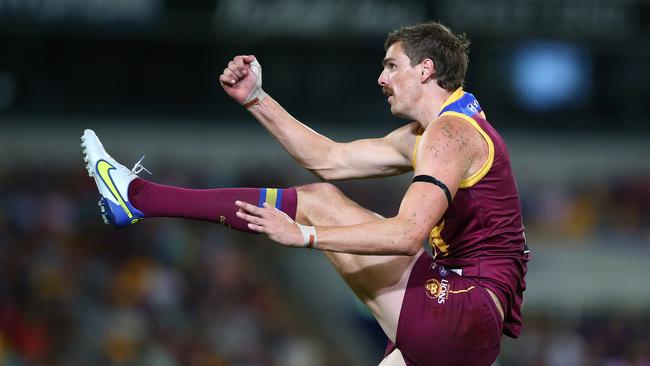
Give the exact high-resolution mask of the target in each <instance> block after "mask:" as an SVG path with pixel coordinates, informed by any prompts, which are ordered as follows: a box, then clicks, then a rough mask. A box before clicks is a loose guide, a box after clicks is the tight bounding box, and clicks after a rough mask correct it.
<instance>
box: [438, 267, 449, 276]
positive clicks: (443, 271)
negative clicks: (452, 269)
mask: <svg viewBox="0 0 650 366" xmlns="http://www.w3.org/2000/svg"><path fill="white" fill-rule="evenodd" d="M438 273H440V276H441V277H447V276H449V271H448V270H447V268H445V267H443V266H440V267H438Z"/></svg>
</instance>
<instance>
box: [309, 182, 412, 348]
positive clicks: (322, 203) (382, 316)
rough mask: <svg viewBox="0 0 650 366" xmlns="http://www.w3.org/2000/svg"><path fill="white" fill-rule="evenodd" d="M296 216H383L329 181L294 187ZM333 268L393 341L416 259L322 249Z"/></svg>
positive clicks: (355, 220)
mask: <svg viewBox="0 0 650 366" xmlns="http://www.w3.org/2000/svg"><path fill="white" fill-rule="evenodd" d="M297 190H298V210H297V214H296V220H297V221H298V222H300V223H301V224H310V225H317V226H318V225H322V226H345V225H354V224H361V223H365V222H371V221H378V220H382V219H383V218H382V217H381V216H379V215H378V214H376V213H374V212H372V211H370V210H368V209H366V208H363V207H361V206H360V205H359V204H357V203H356V202H354V201H352V200H351V199H349V198H348V197H347V196H345V195H344V194H343V193H342V192H341V191H340V190H339V189H338V188H336V187H335V186H334V185H332V184H329V183H316V184H310V185H306V186H301V187H298V188H297ZM325 254H326V255H327V258H328V259H329V261H330V262H331V263H332V265H333V266H334V268H335V269H336V271H337V272H338V273H339V274H340V275H341V277H342V278H343V280H345V282H346V283H347V284H348V286H349V287H350V288H351V289H352V291H354V293H355V294H356V295H357V297H358V298H359V299H360V300H361V301H362V302H363V303H364V304H366V306H368V308H369V309H370V311H371V312H372V313H373V315H374V316H375V318H376V319H377V321H378V322H379V325H380V326H381V327H382V329H383V330H384V332H385V333H386V335H387V336H388V338H389V339H390V340H391V341H392V342H395V337H396V333H397V323H398V321H399V313H400V310H401V307H402V301H403V299H404V291H405V289H406V284H407V281H408V277H409V274H410V271H411V268H412V266H413V264H414V263H415V259H416V258H418V256H419V255H420V253H418V254H417V255H415V256H413V257H411V256H380V255H377V256H370V255H354V254H345V253H333V252H325Z"/></svg>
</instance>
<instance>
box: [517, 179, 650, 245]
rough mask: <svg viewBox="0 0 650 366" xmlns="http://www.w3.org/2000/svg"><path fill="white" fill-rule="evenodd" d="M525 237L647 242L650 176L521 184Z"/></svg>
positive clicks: (649, 213)
mask: <svg viewBox="0 0 650 366" xmlns="http://www.w3.org/2000/svg"><path fill="white" fill-rule="evenodd" d="M521 197H522V207H523V210H524V211H523V212H524V222H525V225H526V232H527V235H528V236H529V237H533V236H534V237H538V238H549V239H552V238H568V239H574V240H579V241H582V240H591V239H594V238H599V239H600V240H602V241H607V240H616V241H617V242H618V243H626V244H631V245H648V243H650V175H647V174H642V173H639V174H638V175H637V176H621V177H619V178H617V179H608V180H602V181H589V182H584V181H583V180H578V181H576V182H575V184H569V185H559V186H549V185H531V186H526V187H522V191H521Z"/></svg>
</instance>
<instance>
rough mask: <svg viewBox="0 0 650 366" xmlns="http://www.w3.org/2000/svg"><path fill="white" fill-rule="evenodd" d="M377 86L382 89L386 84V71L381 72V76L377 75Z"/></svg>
mask: <svg viewBox="0 0 650 366" xmlns="http://www.w3.org/2000/svg"><path fill="white" fill-rule="evenodd" d="M377 84H379V85H380V86H381V87H384V86H386V85H387V84H388V78H387V77H386V70H382V72H381V74H379V78H378V79H377Z"/></svg>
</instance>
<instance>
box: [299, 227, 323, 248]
mask: <svg viewBox="0 0 650 366" xmlns="http://www.w3.org/2000/svg"><path fill="white" fill-rule="evenodd" d="M298 228H299V229H300V232H301V233H302V239H303V245H304V246H305V248H312V249H317V248H318V235H316V228H315V227H314V226H306V225H300V224H298Z"/></svg>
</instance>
